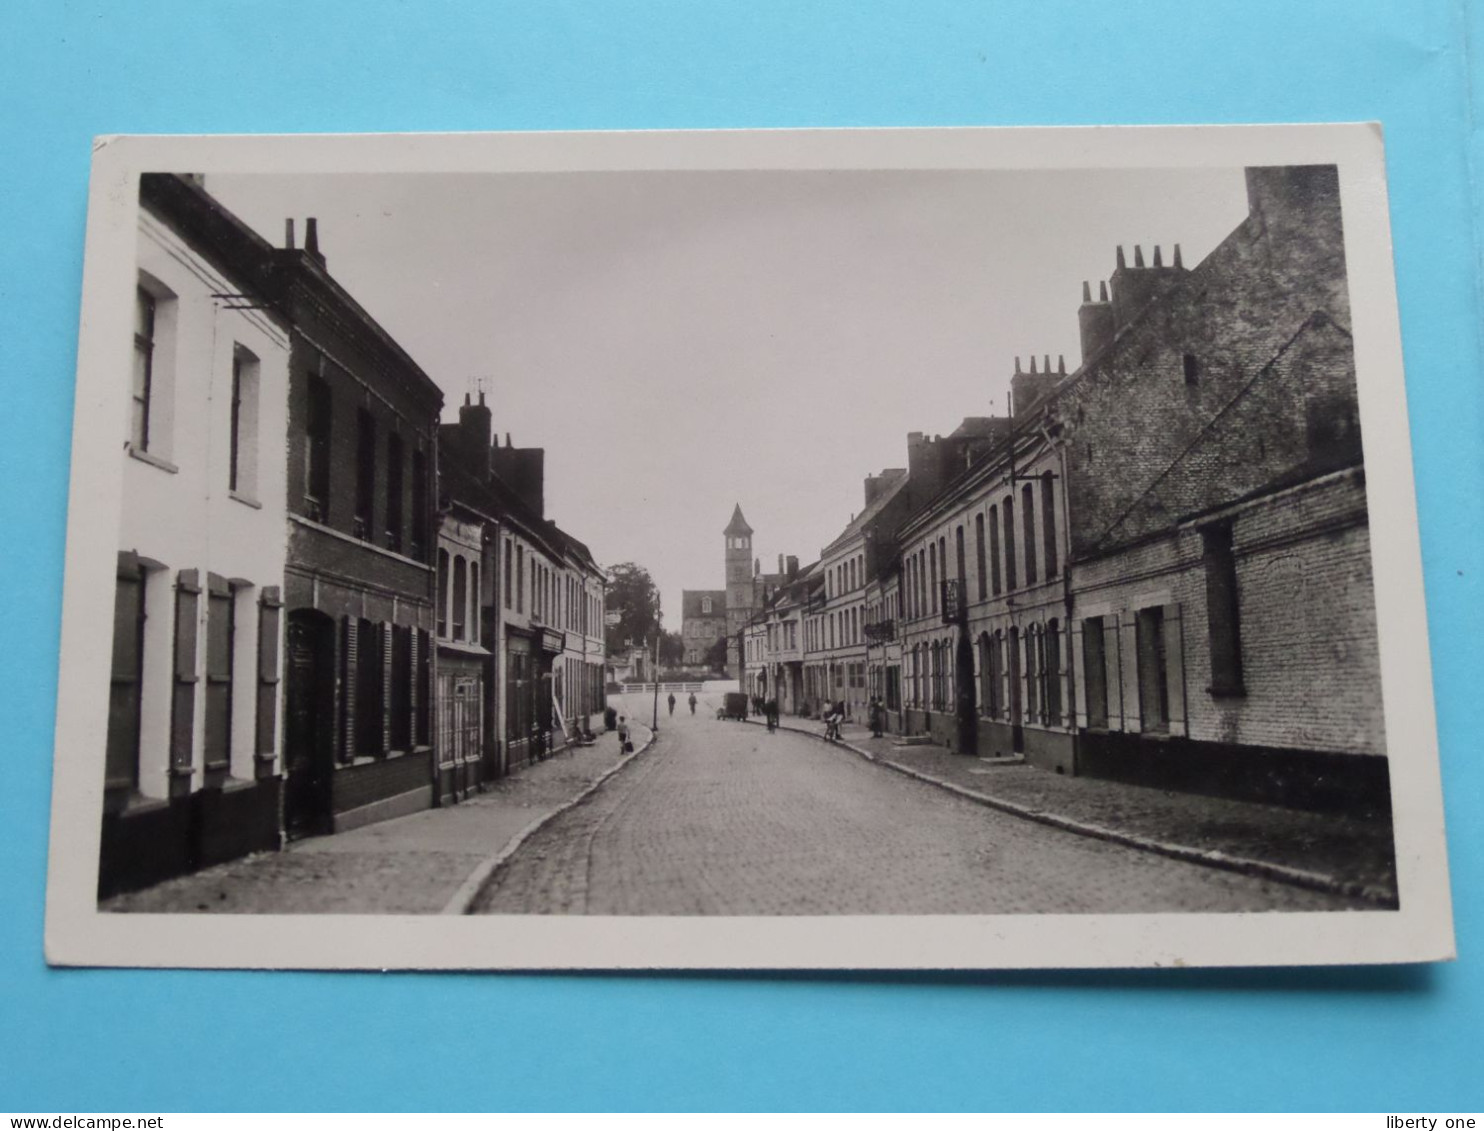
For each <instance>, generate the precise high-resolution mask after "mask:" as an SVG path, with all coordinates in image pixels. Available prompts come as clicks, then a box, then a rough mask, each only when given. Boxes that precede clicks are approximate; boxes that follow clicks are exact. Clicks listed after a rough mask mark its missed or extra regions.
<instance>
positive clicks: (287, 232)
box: [283, 216, 294, 251]
mask: <svg viewBox="0 0 1484 1131" xmlns="http://www.w3.org/2000/svg"><path fill="white" fill-rule="evenodd" d="M283 246H284V247H285V248H287V249H288V250H289V251H293V250H294V218H293V217H292V216H290V217H288V218H287V219H286V220H284V222H283Z"/></svg>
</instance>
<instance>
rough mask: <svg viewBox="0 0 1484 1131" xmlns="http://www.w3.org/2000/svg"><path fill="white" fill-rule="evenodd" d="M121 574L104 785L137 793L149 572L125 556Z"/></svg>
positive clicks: (121, 560)
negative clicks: (133, 790) (147, 577)
mask: <svg viewBox="0 0 1484 1131" xmlns="http://www.w3.org/2000/svg"><path fill="white" fill-rule="evenodd" d="M117 576H118V580H117V583H116V586H115V593H114V603H113V671H112V676H111V680H110V693H109V703H108V746H107V754H106V756H105V759H104V771H105V772H104V782H105V785H106V786H107V788H109V789H132V788H134V786H135V785H137V784H138V781H139V715H140V709H141V698H140V689H141V684H142V681H143V674H144V673H143V668H144V616H145V612H144V571H143V570H142V569H141V568H140V566H139V557H138V555H137V554H134V553H131V552H129V551H124V552H122V553H120V554H119V556H118V571H117Z"/></svg>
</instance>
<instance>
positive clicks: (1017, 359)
mask: <svg viewBox="0 0 1484 1131" xmlns="http://www.w3.org/2000/svg"><path fill="white" fill-rule="evenodd" d="M1015 372H1016V373H1017V374H1018V373H1019V372H1020V355H1019V354H1016V355H1015Z"/></svg>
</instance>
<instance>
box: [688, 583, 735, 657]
mask: <svg viewBox="0 0 1484 1131" xmlns="http://www.w3.org/2000/svg"><path fill="white" fill-rule="evenodd" d="M726 634H727V591H726V590H725V589H685V590H682V591H681V594H680V638H681V641H682V642H683V643H684V646H685V660H684V662H685V666H686V667H700V666H701V665H703V664H705V662H706V656H707V654H708V653H709V652H710V651H711V649H712V648H713V647H715V646H716V643H717V641H719V640H723V639H725V637H726Z"/></svg>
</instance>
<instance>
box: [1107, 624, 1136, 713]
mask: <svg viewBox="0 0 1484 1131" xmlns="http://www.w3.org/2000/svg"><path fill="white" fill-rule="evenodd" d="M1138 619H1139V616H1138V613H1136V612H1134V613H1119V614H1118V616H1117V619H1116V621H1115V623H1116V625H1117V629H1116V631H1117V634H1118V644H1117V648H1116V650H1115V651H1116V655H1117V656H1118V679H1117V680H1116V681H1115V680H1111V679H1110V680H1109V681H1108V683H1109V686H1110V687H1111V686H1112V685H1113V684H1114V683H1115V682H1116V683H1117V685H1118V726H1119V729H1120V730H1125V731H1128V732H1129V733H1130V734H1138V733H1139V731H1140V729H1141V723H1140V721H1139V640H1138V632H1137V625H1138ZM1110 706H1111V705H1110ZM1109 726H1110V727H1111V726H1112V720H1111V718H1110V719H1109Z"/></svg>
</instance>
